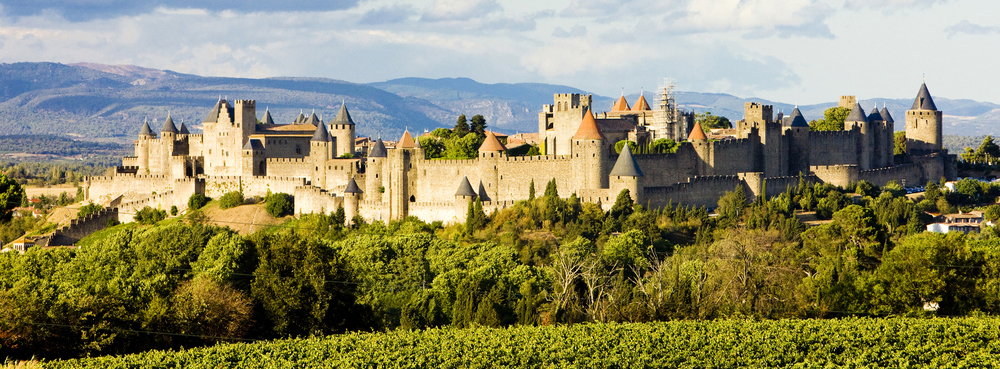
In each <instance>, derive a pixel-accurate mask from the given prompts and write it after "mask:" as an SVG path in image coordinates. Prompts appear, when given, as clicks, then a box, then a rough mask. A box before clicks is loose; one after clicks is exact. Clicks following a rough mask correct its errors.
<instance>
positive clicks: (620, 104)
mask: <svg viewBox="0 0 1000 369" xmlns="http://www.w3.org/2000/svg"><path fill="white" fill-rule="evenodd" d="M629 110H631V109H630V108H629V107H628V101H625V95H622V97H619V98H618V101H615V104H614V105H612V106H611V111H629Z"/></svg>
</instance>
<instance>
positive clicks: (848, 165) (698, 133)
mask: <svg viewBox="0 0 1000 369" xmlns="http://www.w3.org/2000/svg"><path fill="white" fill-rule="evenodd" d="M841 102H842V103H845V102H847V103H849V104H850V105H851V106H852V111H851V113H850V115H849V116H848V119H847V121H846V122H845V124H844V130H843V131H834V132H814V131H810V130H809V126H808V124H807V123H806V119H805V117H803V116H802V114H801V112H800V111H799V110H798V109H797V108H796V109H795V110H793V111H792V113H791V114H790V115H789V116H788V117H784V116H781V115H780V114H779V115H778V116H777V117H775V116H774V114H773V109H772V107H771V106H769V105H762V104H758V103H746V105H745V109H744V114H745V116H744V119H742V120H740V121H738V122H736V128H735V131H736V138H735V139H727V140H709V139H708V138H707V137H706V136H705V134H704V132H703V131H702V129H701V127H700V126H699V125H698V124H696V123H694V122H693V119H689V118H693V116H691V115H690V114H689V113H685V112H682V111H679V110H677V109H676V108H672V109H673V113H672V114H673V115H672V118H671V119H673V121H671V122H670V124H662V123H663V117H662V116H661V117H659V118H657V113H656V111H652V110H647V109H648V103H646V102H645V99H644V98H640V100H639V101H637V102H636V104H635V106H633V107H629V106H628V102H627V101H625V99H624V97H622V98H621V99H619V100H618V102H617V103H616V104H615V106H614V107H613V108H612V111H611V112H607V113H603V114H601V115H595V114H593V113H592V112H591V96H589V95H581V94H557V95H555V97H554V104H553V105H545V106H543V108H542V112H541V113H540V114H539V127H538V128H539V132H538V140H539V141H540V142H541V143H542V145H543V146H544V147H545V150H544V152H545V154H544V155H538V156H508V155H507V151H506V147H504V144H503V143H502V142H501V141H500V140H498V139H497V138H496V136H495V135H493V134H492V133H491V132H488V133H487V136H486V138H485V140H484V142H483V144H482V147H480V148H479V155H478V157H476V158H474V159H465V160H438V159H430V160H429V159H425V158H424V152H423V149H422V148H421V147H420V144H419V141H418V140H415V139H414V138H413V137H412V136H411V135H410V133H409V132H406V133H404V134H403V136H402V137H401V138H400V139H399V141H398V142H397V143H396V144H395V146H394V147H392V148H387V147H386V144H385V142H383V141H382V140H381V139H379V140H376V141H374V142H373V143H372V144H371V146H370V147H371V148H370V150H369V151H368V152H367V153H355V152H353V148H354V142H355V137H354V136H355V130H354V127H355V124H354V121H353V120H352V119H351V116H350V114H349V112H348V111H347V108H346V106H343V105H342V106H341V109H340V112H339V114H338V115H337V117H336V118H334V119H333V120H332V121H330V122H325V123H324V122H323V121H322V119H321V118H319V117H316V115H315V113H314V114H312V115H311V116H309V117H306V116H305V115H304V114H300V115H299V117H298V118H296V119H295V121H294V122H293V123H292V124H274V122H273V120H272V118H271V116H270V113H269V112H267V111H265V113H264V115H265V117H264V119H262V120H260V121H259V122H258V120H257V119H256V111H255V109H254V102H253V101H246V100H239V101H235V102H234V104H232V105H230V103H229V102H227V101H225V100H220V101H219V102H218V103H217V104H216V105H215V107H213V108H212V110H211V111H210V112H209V114H208V117H207V118H206V120H205V122H204V125H203V127H204V133H202V134H191V133H188V132H187V129H186V127H184V126H183V125H182V126H181V128H180V129H177V128H176V127H175V126H174V125H173V122H172V120H171V119H170V118H169V117H168V118H167V120H166V121H165V122H164V124H163V129H162V130H161V132H160V135H159V137H157V136H156V135H155V134H154V133H153V132H152V130H151V129H150V127H149V125H148V123H144V124H143V126H142V127H141V130H140V134H139V138H138V140H137V141H136V143H135V156H132V157H126V158H124V159H123V165H122V166H120V167H118V168H117V170H116V173H115V175H114V176H110V177H92V178H88V179H87V196H88V198H89V199H91V200H92V201H95V202H104V203H109V202H111V201H117V202H118V203H120V205H119V207H120V208H121V209H123V211H121V212H120V214H121V218H122V220H123V221H128V220H130V219H131V215H130V214H131V213H134V211H133V210H138V209H140V208H142V207H143V206H147V205H148V206H153V207H160V208H169V207H170V206H172V205H176V206H178V208H180V209H184V208H185V207H186V205H187V199H188V197H190V195H191V194H193V193H196V192H197V193H203V194H205V195H206V196H209V197H218V196H220V195H222V194H223V193H225V192H229V191H243V193H244V195H245V196H263V195H265V194H266V193H267V192H285V193H289V194H293V195H294V196H295V209H296V212H297V213H310V212H331V211H334V210H336V208H337V207H340V206H343V207H344V208H345V211H346V212H347V214H348V215H349V216H353V215H361V216H362V217H364V218H366V219H369V220H395V219H402V218H404V217H406V216H416V217H419V218H421V219H423V220H425V221H435V220H440V221H444V222H461V221H464V218H465V215H466V209H467V208H468V203H469V202H470V201H473V200H475V199H476V198H479V199H481V200H482V201H483V206H484V209H486V210H487V211H492V210H496V209H500V208H505V207H509V206H512V205H513V204H514V203H515V202H516V201H519V200H524V199H527V198H528V194H529V192H530V190H529V188H528V186H529V184H530V183H532V182H534V183H535V184H536V185H540V186H544V184H545V183H547V182H549V181H550V180H552V179H555V181H556V184H557V186H558V188H559V193H560V194H563V195H565V196H568V195H569V194H570V193H575V194H576V195H577V196H578V197H579V198H580V199H581V200H582V201H588V202H594V203H600V204H602V206H604V207H606V208H610V206H611V205H612V204H613V202H614V201H615V198H616V197H617V195H618V193H620V192H621V191H622V190H625V189H627V190H629V193H630V194H631V196H632V197H633V199H634V200H635V201H637V202H638V203H640V204H644V205H646V206H650V207H659V206H664V205H666V204H668V203H670V202H673V203H685V204H691V205H696V206H708V207H710V208H711V207H714V206H715V204H716V201H717V199H718V198H719V197H720V196H721V195H722V194H723V193H724V192H725V191H731V190H733V189H734V188H736V187H737V186H743V187H744V188H745V189H746V191H747V193H749V194H751V195H752V196H750V198H751V199H752V198H753V197H755V196H762V195H766V196H772V195H775V194H777V193H780V192H782V191H784V189H785V188H786V186H788V185H796V184H798V181H799V175H800V174H802V175H803V176H805V178H806V179H807V180H809V181H814V182H826V183H832V184H834V185H838V186H847V185H850V184H852V183H855V182H857V181H860V180H867V181H870V182H872V183H875V184H876V185H883V184H885V183H886V182H888V181H890V180H896V181H900V182H903V183H905V184H909V185H914V184H923V183H926V182H927V181H931V180H938V179H939V178H941V177H946V178H954V177H955V156H954V155H950V154H948V153H947V151H945V150H943V149H942V148H941V126H942V114H941V112H940V111H938V110H937V108H936V106H935V105H934V103H933V100H932V99H931V96H930V93H929V92H928V90H927V87H926V86H921V88H920V90H919V92H918V95H917V98H916V100H915V101H914V105H913V108H912V109H911V110H909V111H907V112H906V119H907V121H906V123H907V124H906V135H907V139H908V143H909V145H911V146H909V147H910V148H912V149H911V150H910V152H909V153H908V154H907V155H902V156H893V155H892V154H893V151H892V148H893V128H892V127H893V119H892V116H891V115H890V114H889V112H888V110H886V109H885V108H883V109H882V110H881V111H879V110H876V109H873V110H872V112H871V113H870V114H865V111H864V109H863V108H862V107H861V105H859V104H857V103H856V102H854V98H853V97H845V98H843V99H842V100H841ZM661 114H665V113H662V112H661ZM656 125H658V126H656ZM678 134H684V136H683V137H684V138H686V141H684V142H683V143H682V144H681V145H680V147H679V148H678V150H677V151H676V152H675V153H670V154H633V153H632V152H631V151H630V150H629V149H628V146H625V150H624V151H623V152H622V153H621V154H620V155H619V154H617V153H616V152H615V149H614V145H615V143H616V142H617V141H619V140H623V139H628V140H633V141H637V142H641V143H646V142H649V141H650V140H653V139H656V138H659V137H668V138H677V139H679V137H676V136H677V135H678ZM671 135H672V137H671ZM345 154H351V155H345ZM357 154H367V155H357ZM536 190H541V188H536Z"/></svg>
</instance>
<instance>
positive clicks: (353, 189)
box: [344, 177, 363, 193]
mask: <svg viewBox="0 0 1000 369" xmlns="http://www.w3.org/2000/svg"><path fill="white" fill-rule="evenodd" d="M344 193H363V192H361V189H360V188H358V182H355V181H354V177H351V180H350V181H347V188H345V189H344Z"/></svg>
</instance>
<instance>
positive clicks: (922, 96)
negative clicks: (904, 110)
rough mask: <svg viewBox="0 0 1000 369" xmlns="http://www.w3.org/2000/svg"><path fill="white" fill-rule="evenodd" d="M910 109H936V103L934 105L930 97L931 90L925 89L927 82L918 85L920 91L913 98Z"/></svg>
mask: <svg viewBox="0 0 1000 369" xmlns="http://www.w3.org/2000/svg"><path fill="white" fill-rule="evenodd" d="M910 110H937V105H934V99H932V98H931V92H930V91H927V84H926V83H924V84H921V85H920V91H919V92H917V98H916V99H913V107H911V108H910Z"/></svg>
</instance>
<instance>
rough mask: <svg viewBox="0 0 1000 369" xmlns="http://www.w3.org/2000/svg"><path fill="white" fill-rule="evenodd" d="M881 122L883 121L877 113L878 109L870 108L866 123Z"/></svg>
mask: <svg viewBox="0 0 1000 369" xmlns="http://www.w3.org/2000/svg"><path fill="white" fill-rule="evenodd" d="M882 120H883V119H882V114H881V113H879V112H878V107H877V106H876V107H874V108H872V112H871V113H868V121H869V122H881V121H882Z"/></svg>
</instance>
